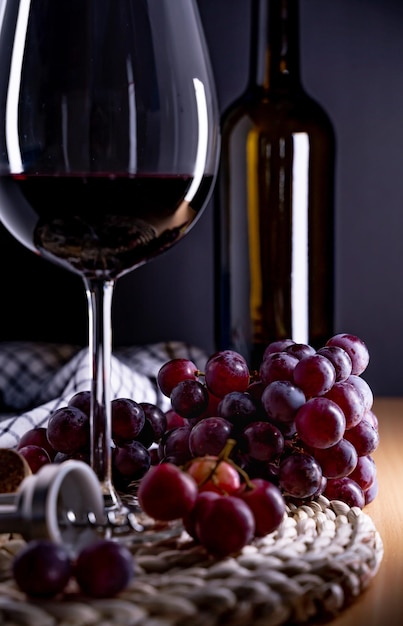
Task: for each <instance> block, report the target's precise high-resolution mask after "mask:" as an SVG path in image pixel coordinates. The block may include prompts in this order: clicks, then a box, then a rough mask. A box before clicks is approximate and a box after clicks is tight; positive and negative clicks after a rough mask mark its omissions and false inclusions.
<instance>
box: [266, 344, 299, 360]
mask: <svg viewBox="0 0 403 626" xmlns="http://www.w3.org/2000/svg"><path fill="white" fill-rule="evenodd" d="M293 343H295V341H293V340H292V339H278V340H277V341H272V342H271V343H269V345H268V346H267V347H266V349H265V351H264V352H263V358H262V361H264V360H265V358H266V357H267V356H269V354H272V353H273V352H284V350H285V349H286V348H288V346H291V345H292V344H293Z"/></svg>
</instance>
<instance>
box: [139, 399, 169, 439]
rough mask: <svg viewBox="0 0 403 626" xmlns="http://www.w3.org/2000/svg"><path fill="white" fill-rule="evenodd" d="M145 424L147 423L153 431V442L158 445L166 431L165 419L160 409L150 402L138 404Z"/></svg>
mask: <svg viewBox="0 0 403 626" xmlns="http://www.w3.org/2000/svg"><path fill="white" fill-rule="evenodd" d="M140 406H141V408H142V409H143V411H144V417H145V419H146V422H149V423H150V424H151V427H152V431H153V441H154V442H155V443H158V442H159V440H160V439H161V437H162V435H163V434H164V432H165V431H166V429H167V417H166V415H165V413H164V411H163V410H162V409H160V408H159V407H158V406H157V405H156V404H152V403H150V402H140Z"/></svg>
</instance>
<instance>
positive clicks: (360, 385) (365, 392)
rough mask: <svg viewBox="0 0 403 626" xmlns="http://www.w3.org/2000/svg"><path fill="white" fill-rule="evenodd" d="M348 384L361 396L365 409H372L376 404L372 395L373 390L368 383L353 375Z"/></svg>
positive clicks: (348, 379)
mask: <svg viewBox="0 0 403 626" xmlns="http://www.w3.org/2000/svg"><path fill="white" fill-rule="evenodd" d="M347 382H348V383H350V384H351V385H353V386H354V387H355V388H356V389H357V391H358V392H359V393H360V394H361V396H362V401H363V403H364V407H365V409H367V410H370V409H372V405H373V404H374V394H373V393H372V389H371V387H370V386H369V385H368V383H367V381H366V380H364V379H363V378H361V376H356V375H355V374H351V376H349V377H348V378H347Z"/></svg>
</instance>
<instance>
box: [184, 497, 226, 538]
mask: <svg viewBox="0 0 403 626" xmlns="http://www.w3.org/2000/svg"><path fill="white" fill-rule="evenodd" d="M219 497H220V496H219V494H218V493H217V491H207V490H206V491H201V492H199V494H198V496H197V498H196V502H195V504H194V507H193V508H192V509H191V510H190V511H189V512H188V513H186V514H185V515H184V516H183V518H182V523H183V527H184V529H185V530H186V532H187V533H188V534H189V535H190V536H191V537H192V539H194V540H195V541H197V542H199V538H198V536H197V532H196V522H198V523H199V524H203V515H204V513H205V512H206V511H207V509H208V507H209V505H210V502H212V501H213V500H216V499H217V498H219Z"/></svg>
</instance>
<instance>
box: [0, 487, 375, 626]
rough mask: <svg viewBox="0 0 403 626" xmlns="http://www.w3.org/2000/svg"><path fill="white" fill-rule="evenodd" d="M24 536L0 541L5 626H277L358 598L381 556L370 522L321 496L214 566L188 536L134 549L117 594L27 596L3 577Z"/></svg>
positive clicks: (323, 615)
mask: <svg viewBox="0 0 403 626" xmlns="http://www.w3.org/2000/svg"><path fill="white" fill-rule="evenodd" d="M21 543H22V542H21V540H20V539H18V538H14V539H10V538H9V537H5V536H4V535H3V536H1V544H0V581H1V582H0V624H2V625H3V624H4V626H22V625H29V626H56V625H57V626H73V625H74V626H87V625H92V624H94V625H96V626H107V625H108V626H112V625H113V626H140V625H141V626H216V625H225V626H252V625H253V626H277V625H280V624H301V623H305V622H307V621H308V620H314V621H316V620H317V619H320V620H322V619H323V620H325V621H326V620H328V619H331V618H332V617H334V616H335V615H337V614H338V613H339V612H340V611H342V610H343V609H344V608H345V607H346V606H347V605H348V604H350V603H351V602H353V601H354V599H355V598H356V597H357V596H358V595H359V594H360V593H362V591H363V590H364V589H365V588H366V587H367V586H368V585H369V583H370V582H371V580H372V579H373V577H374V576H375V574H376V572H377V570H378V568H379V564H380V562H381V560H382V555H383V547H382V541H381V538H380V536H379V533H378V531H377V530H376V528H375V526H374V524H373V522H372V520H371V518H370V517H369V516H368V515H367V514H366V513H364V512H363V511H361V510H360V509H357V508H349V507H348V506H347V505H346V504H344V503H342V502H335V501H333V502H329V500H327V499H326V498H323V497H320V498H319V499H318V500H316V501H314V502H311V503H310V504H308V505H304V506H300V507H296V506H293V505H291V504H289V505H288V507H287V515H286V517H285V519H284V522H283V523H282V525H281V526H280V528H279V529H278V530H277V531H276V532H275V533H272V534H271V535H268V536H267V537H265V538H263V539H260V540H258V541H255V542H254V543H253V544H252V545H249V546H247V547H246V548H244V550H243V551H242V553H241V554H239V555H238V556H236V557H231V558H225V559H223V560H216V559H213V558H210V557H209V556H208V555H207V554H206V552H205V551H204V550H203V549H202V548H200V547H199V546H196V545H195V544H194V543H193V542H192V541H190V539H189V537H188V535H187V534H186V533H182V534H180V536H176V537H174V538H170V539H167V540H164V541H160V542H158V543H151V544H144V545H137V546H133V547H132V548H131V549H132V552H133V558H134V559H135V563H136V572H137V573H136V577H135V579H134V580H133V581H132V583H131V584H130V586H129V587H128V588H127V589H126V590H125V591H124V592H122V593H121V594H120V595H119V596H118V597H116V598H113V599H107V600H93V599H88V598H86V597H83V596H80V595H79V594H78V592H77V589H76V588H75V587H74V582H73V583H72V585H71V587H69V588H68V589H67V590H66V593H65V594H64V596H63V597H61V598H57V599H55V600H52V601H33V600H29V599H27V598H26V596H25V595H24V594H23V593H21V592H20V591H19V590H18V589H17V588H16V586H15V584H14V582H13V581H12V579H11V576H10V565H11V561H12V558H13V554H15V552H16V551H17V550H18V549H19V548H20V547H21Z"/></svg>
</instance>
